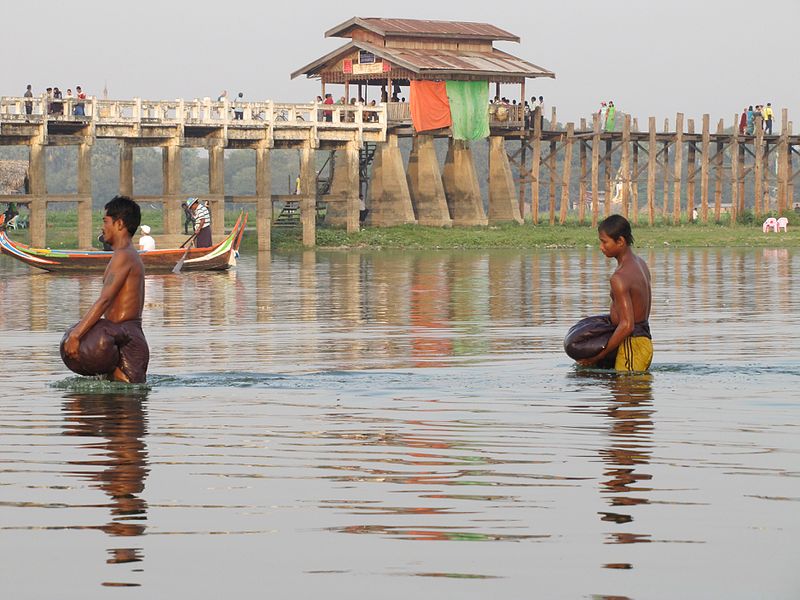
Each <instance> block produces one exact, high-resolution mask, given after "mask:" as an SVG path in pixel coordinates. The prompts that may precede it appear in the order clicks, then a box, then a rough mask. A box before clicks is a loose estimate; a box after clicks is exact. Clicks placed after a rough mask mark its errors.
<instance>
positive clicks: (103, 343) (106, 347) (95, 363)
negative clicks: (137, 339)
mask: <svg viewBox="0 0 800 600" xmlns="http://www.w3.org/2000/svg"><path fill="white" fill-rule="evenodd" d="M74 328H75V326H74V325H73V326H72V327H70V328H69V329H68V330H67V332H66V333H65V334H64V337H63V338H61V348H60V349H61V360H63V361H64V364H65V365H67V368H68V369H69V370H70V371H73V372H74V373H77V374H78V375H110V374H111V373H113V372H114V369H116V368H117V365H119V346H122V345H125V344H126V343H128V341H130V337H129V336H128V334H126V333H122V332H120V331H119V328H118V326H117V325H116V324H115V323H112V322H111V321H108V320H106V319H100V320H99V321H98V322H97V323H95V324H94V326H93V327H92V328H91V329H90V330H89V331H88V333H86V335H84V336H83V339H81V345H80V347H79V349H78V359H77V360H75V359H73V358H71V357H69V356H67V355H66V353H65V352H64V344H65V343H66V341H67V337H68V336H69V334H70V332H71V331H72V330H73V329H74Z"/></svg>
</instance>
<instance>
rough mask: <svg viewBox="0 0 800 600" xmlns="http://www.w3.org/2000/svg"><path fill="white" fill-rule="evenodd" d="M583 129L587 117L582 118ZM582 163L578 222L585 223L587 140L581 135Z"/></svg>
mask: <svg viewBox="0 0 800 600" xmlns="http://www.w3.org/2000/svg"><path fill="white" fill-rule="evenodd" d="M581 131H582V132H583V131H586V119H585V118H584V119H581ZM578 155H579V156H580V165H581V178H580V182H579V184H578V222H579V223H580V224H581V225H583V220H584V218H585V217H586V140H585V139H584V138H583V137H581V141H580V149H579V150H578Z"/></svg>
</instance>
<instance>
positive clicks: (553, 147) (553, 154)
mask: <svg viewBox="0 0 800 600" xmlns="http://www.w3.org/2000/svg"><path fill="white" fill-rule="evenodd" d="M557 156H558V147H557V143H556V140H555V139H551V140H550V156H548V158H547V163H548V171H550V173H549V175H550V193H549V198H550V206H549V214H550V219H549V222H550V225H553V224H555V222H556V169H557V168H558V161H557Z"/></svg>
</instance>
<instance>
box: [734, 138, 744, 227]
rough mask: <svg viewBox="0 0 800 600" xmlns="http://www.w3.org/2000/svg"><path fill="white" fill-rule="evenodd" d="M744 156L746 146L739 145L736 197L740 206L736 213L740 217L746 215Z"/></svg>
mask: <svg viewBox="0 0 800 600" xmlns="http://www.w3.org/2000/svg"><path fill="white" fill-rule="evenodd" d="M744 155H745V145H744V143H741V144H739V155H738V157H737V160H738V161H739V167H738V169H739V181H738V182H737V191H736V195H737V197H738V198H739V205H738V206H737V207H736V213H737V214H739V215H742V214H744V200H745V196H744Z"/></svg>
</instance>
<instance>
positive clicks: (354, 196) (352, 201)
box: [340, 142, 361, 233]
mask: <svg viewBox="0 0 800 600" xmlns="http://www.w3.org/2000/svg"><path fill="white" fill-rule="evenodd" d="M358 151H359V147H358V142H347V148H346V149H345V152H344V154H345V164H344V165H342V166H341V167H340V168H345V169H347V171H348V176H347V180H348V182H349V183H350V189H349V190H348V194H347V233H356V232H357V231H358V230H359V229H360V225H359V219H358V218H359V214H360V213H359V211H360V209H361V201H360V198H359V196H358V195H359V192H360V190H361V182H360V180H359V173H358V169H359V152H358Z"/></svg>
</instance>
